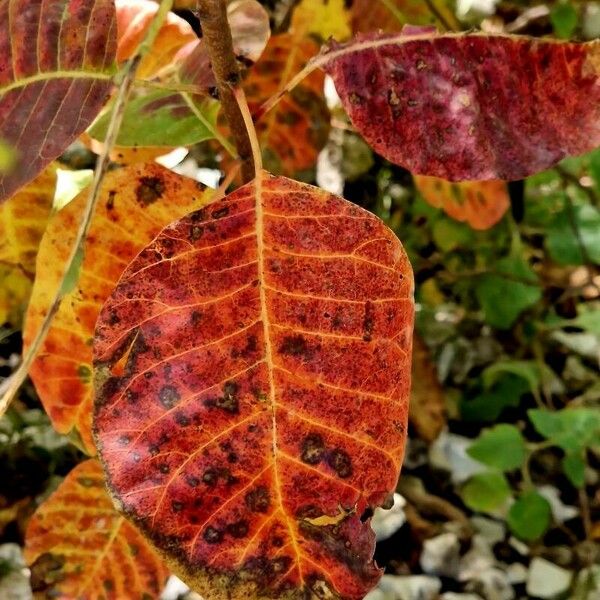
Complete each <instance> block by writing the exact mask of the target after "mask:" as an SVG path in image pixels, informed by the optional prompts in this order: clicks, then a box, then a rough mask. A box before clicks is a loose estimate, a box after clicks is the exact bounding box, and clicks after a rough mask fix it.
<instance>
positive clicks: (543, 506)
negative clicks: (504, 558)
mask: <svg viewBox="0 0 600 600" xmlns="http://www.w3.org/2000/svg"><path fill="white" fill-rule="evenodd" d="M551 517H552V508H551V507H550V503H549V502H548V500H546V498H544V497H543V496H541V495H540V494H538V493H537V492H534V491H532V492H526V493H525V494H523V495H522V496H521V497H520V498H518V499H517V500H516V502H515V503H514V504H513V505H512V506H511V507H510V509H509V511H508V517H507V522H508V526H509V528H510V530H511V531H512V532H513V533H514V534H515V535H516V536H517V537H519V538H521V539H522V540H526V541H532V540H535V539H537V538H539V537H540V536H541V535H542V534H543V533H544V532H545V531H546V530H547V529H548V526H549V525H550V519H551Z"/></svg>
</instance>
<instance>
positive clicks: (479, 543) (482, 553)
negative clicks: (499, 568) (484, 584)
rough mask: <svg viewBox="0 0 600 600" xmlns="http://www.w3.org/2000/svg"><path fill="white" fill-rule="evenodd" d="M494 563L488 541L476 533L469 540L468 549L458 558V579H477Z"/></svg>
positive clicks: (494, 559)
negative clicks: (469, 546) (469, 545)
mask: <svg viewBox="0 0 600 600" xmlns="http://www.w3.org/2000/svg"><path fill="white" fill-rule="evenodd" d="M495 564H496V558H495V557H494V553H493V552H492V549H491V548H490V545H489V543H488V541H487V540H486V539H485V538H484V537H483V536H482V535H480V534H478V533H476V534H475V535H474V536H473V539H472V541H471V548H470V550H469V551H468V552H467V553H466V554H465V555H464V556H463V557H462V558H461V559H460V565H459V569H458V580H459V581H469V580H471V579H477V577H479V575H480V574H481V573H482V572H484V571H486V570H487V569H490V568H492V567H494V566H495Z"/></svg>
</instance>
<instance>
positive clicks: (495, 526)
mask: <svg viewBox="0 0 600 600" xmlns="http://www.w3.org/2000/svg"><path fill="white" fill-rule="evenodd" d="M471 524H472V525H473V528H474V529H475V530H476V531H477V532H478V533H479V534H480V535H481V536H482V537H483V538H484V539H485V541H486V542H487V543H488V544H490V546H493V545H494V544H497V543H498V542H501V541H502V540H504V538H505V536H506V527H505V526H504V524H503V523H501V522H500V521H495V520H493V519H488V518H486V517H482V516H480V515H476V516H474V517H471Z"/></svg>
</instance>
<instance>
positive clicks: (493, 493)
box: [462, 471, 510, 512]
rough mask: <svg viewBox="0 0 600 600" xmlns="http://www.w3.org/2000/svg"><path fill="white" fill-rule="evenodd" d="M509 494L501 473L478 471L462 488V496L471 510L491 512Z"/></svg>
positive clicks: (502, 502) (508, 488)
mask: <svg viewBox="0 0 600 600" xmlns="http://www.w3.org/2000/svg"><path fill="white" fill-rule="evenodd" d="M509 496H510V487H509V486H508V482H507V481H506V478H505V477H504V475H503V474H502V473H499V472H497V471H489V472H487V473H478V474H477V475H474V476H473V477H471V479H469V481H467V483H466V484H465V485H464V486H463V488H462V498H463V500H464V502H465V504H466V505H467V506H468V507H469V508H471V509H472V510H477V511H483V512H491V511H494V510H496V509H497V508H500V507H501V506H502V505H503V504H504V502H505V501H506V500H507V499H508V497H509Z"/></svg>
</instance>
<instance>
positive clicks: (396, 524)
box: [371, 494, 406, 542]
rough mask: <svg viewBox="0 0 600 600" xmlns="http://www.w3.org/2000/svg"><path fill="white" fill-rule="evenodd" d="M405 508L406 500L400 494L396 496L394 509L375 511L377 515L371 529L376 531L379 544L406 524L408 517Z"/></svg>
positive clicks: (373, 519)
mask: <svg viewBox="0 0 600 600" xmlns="http://www.w3.org/2000/svg"><path fill="white" fill-rule="evenodd" d="M405 506H406V500H405V499H404V498H403V497H402V496H401V495H400V494H394V505H393V506H392V508H390V509H388V510H385V509H383V508H376V509H375V513H374V514H373V518H372V519H371V527H372V528H373V531H375V536H376V538H377V541H378V542H381V541H383V540H387V539H388V538H390V537H392V536H393V535H394V533H396V531H398V529H400V527H402V525H404V523H406V515H405V514H404V507H405Z"/></svg>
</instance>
